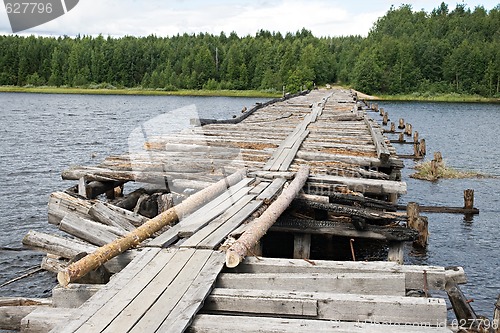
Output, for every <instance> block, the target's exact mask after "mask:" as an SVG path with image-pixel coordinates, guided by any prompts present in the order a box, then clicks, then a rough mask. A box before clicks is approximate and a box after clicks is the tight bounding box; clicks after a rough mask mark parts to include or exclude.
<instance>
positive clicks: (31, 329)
mask: <svg viewBox="0 0 500 333" xmlns="http://www.w3.org/2000/svg"><path fill="white" fill-rule="evenodd" d="M79 314H80V310H78V309H64V310H62V309H60V308H51V307H38V308H37V309H36V310H35V311H33V312H31V313H30V314H29V315H27V316H26V317H24V318H23V319H22V320H21V332H23V333H45V332H49V331H51V330H53V329H54V328H56V327H57V326H58V325H64V323H66V322H68V321H70V320H71V319H72V318H75V317H78V315H79Z"/></svg>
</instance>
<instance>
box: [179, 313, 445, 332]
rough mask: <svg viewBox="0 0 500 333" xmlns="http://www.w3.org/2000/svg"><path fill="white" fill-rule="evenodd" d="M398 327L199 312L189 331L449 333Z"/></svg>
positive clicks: (438, 330)
mask: <svg viewBox="0 0 500 333" xmlns="http://www.w3.org/2000/svg"><path fill="white" fill-rule="evenodd" d="M445 326H446V325H444V326H443V327H425V326H421V327H418V326H412V325H405V326H398V325H391V324H390V323H388V324H386V325H384V324H379V323H374V322H369V321H368V322H341V321H329V320H312V319H307V320H304V319H291V318H286V319H284V318H273V317H257V316H255V317H252V316H230V315H208V314H199V315H197V316H196V318H195V320H194V321H193V324H192V325H191V327H190V328H189V330H188V332H189V333H234V332H235V328H237V331H238V332H239V333H254V332H260V333H276V332H287V333H358V332H359V333H401V332H405V333H450V332H452V331H451V330H450V329H448V328H446V327H445Z"/></svg>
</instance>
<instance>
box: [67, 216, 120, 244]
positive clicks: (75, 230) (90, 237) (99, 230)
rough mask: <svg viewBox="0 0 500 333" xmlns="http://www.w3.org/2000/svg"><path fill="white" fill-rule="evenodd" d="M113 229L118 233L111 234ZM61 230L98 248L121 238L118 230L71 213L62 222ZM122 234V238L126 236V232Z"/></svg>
mask: <svg viewBox="0 0 500 333" xmlns="http://www.w3.org/2000/svg"><path fill="white" fill-rule="evenodd" d="M111 228H114V230H115V231H117V232H116V233H115V232H111ZM59 229H61V230H62V231H65V232H67V233H69V234H71V235H73V236H76V237H78V238H80V239H83V240H86V241H87V242H89V243H91V244H94V245H98V246H103V245H106V244H108V243H111V242H112V241H114V240H115V239H117V238H118V237H119V236H118V235H117V233H118V228H115V227H109V226H106V225H104V224H101V223H97V222H94V221H91V220H87V219H84V218H81V217H79V216H78V215H75V214H71V213H70V214H66V216H65V217H64V218H63V219H62V220H61V223H60V224H59ZM122 232H123V234H122V235H121V236H123V235H124V231H122Z"/></svg>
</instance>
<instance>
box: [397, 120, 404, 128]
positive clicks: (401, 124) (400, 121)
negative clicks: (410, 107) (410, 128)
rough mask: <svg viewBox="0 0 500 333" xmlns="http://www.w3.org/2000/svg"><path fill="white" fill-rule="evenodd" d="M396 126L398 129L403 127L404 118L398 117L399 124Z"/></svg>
mask: <svg viewBox="0 0 500 333" xmlns="http://www.w3.org/2000/svg"><path fill="white" fill-rule="evenodd" d="M398 128H399V129H404V128H405V120H404V119H403V118H400V119H399V125H398Z"/></svg>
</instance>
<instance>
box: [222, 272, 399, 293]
mask: <svg viewBox="0 0 500 333" xmlns="http://www.w3.org/2000/svg"><path fill="white" fill-rule="evenodd" d="M216 287H217V288H231V289H252V290H275V291H277V290H282V291H300V292H335V293H338V294H344V293H346V294H363V295H391V296H404V295H405V294H406V289H405V275H404V274H402V273H294V274H291V273H289V274H281V273H259V274H231V273H225V274H221V275H220V276H219V278H218V279H217V284H216Z"/></svg>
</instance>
